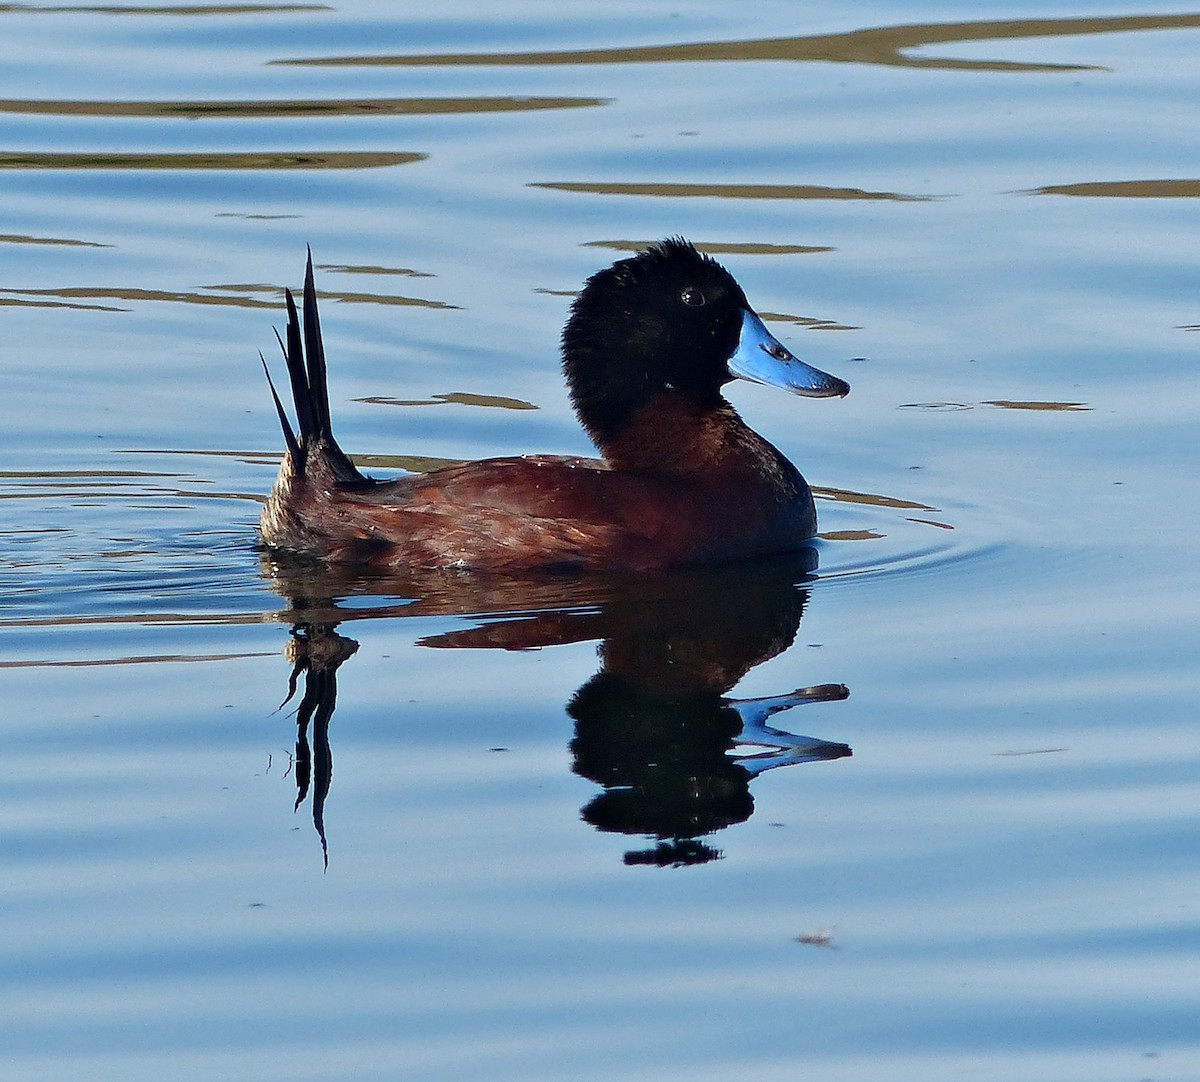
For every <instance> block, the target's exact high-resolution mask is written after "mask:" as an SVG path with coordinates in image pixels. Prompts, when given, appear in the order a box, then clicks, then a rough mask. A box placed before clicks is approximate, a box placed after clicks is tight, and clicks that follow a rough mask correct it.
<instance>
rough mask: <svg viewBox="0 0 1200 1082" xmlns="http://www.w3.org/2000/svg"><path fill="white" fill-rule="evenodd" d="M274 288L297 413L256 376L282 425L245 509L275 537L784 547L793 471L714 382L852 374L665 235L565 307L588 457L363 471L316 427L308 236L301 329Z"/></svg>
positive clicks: (678, 550)
mask: <svg viewBox="0 0 1200 1082" xmlns="http://www.w3.org/2000/svg"><path fill="white" fill-rule="evenodd" d="M286 299H287V313H288V325H287V342H286V345H283V343H282V342H281V346H283V350H284V356H285V359H286V362H287V370H288V376H289V379H290V383H291V391H292V398H293V400H294V403H295V409H296V420H297V427H296V428H295V429H293V428H292V425H291V423H290V422H289V420H288V418H287V414H286V412H285V410H284V408H283V404H282V403H281V402H280V400H279V395H278V394H277V393H276V391H275V388H274V386H272V387H271V394H272V397H273V398H274V401H275V408H276V411H277V412H278V414H279V420H280V423H281V425H282V426H283V435H284V441H285V443H286V445H287V453H286V454H285V456H284V459H283V464H282V466H281V467H280V470H279V477H278V479H277V480H276V482H275V486H274V488H273V489H272V491H271V495H270V497H269V498H268V499H267V502H266V505H265V506H264V507H263V511H262V517H261V523H260V528H261V532H262V538H263V540H264V541H265V542H266V543H267V545H269V546H271V547H273V548H276V549H282V550H288V551H292V552H296V553H300V554H303V555H307V556H310V557H317V558H319V559H321V560H323V561H325V562H326V563H330V564H348V563H358V564H371V565H376V566H381V567H394V568H430V569H432V568H460V569H473V570H478V571H483V572H508V573H517V572H528V571H532V570H534V569H563V570H608V571H620V570H625V571H649V570H660V569H666V568H671V567H680V566H687V565H699V564H715V563H722V562H727V561H733V560H742V559H748V558H752V557H759V556H767V555H772V554H777V553H784V552H788V551H792V550H794V549H796V548H797V547H799V546H801V545H802V544H803V543H804V542H805V541H807V540H809V539H810V538H811V537H812V536H813V534H814V533H815V532H816V523H817V516H816V510H815V508H814V506H813V498H812V493H811V491H810V490H809V487H808V484H807V483H806V482H805V480H804V478H803V477H802V476H801V475H800V472H799V471H798V470H797V469H796V467H795V466H793V465H792V464H791V463H790V462H789V461H788V460H787V459H786V458H785V457H784V456H783V455H782V454H781V453H780V452H779V451H778V450H776V449H775V448H774V447H773V446H771V444H770V443H768V442H767V441H766V440H765V439H763V438H762V437H761V436H759V435H758V434H757V433H755V432H754V431H752V430H751V429H750V428H749V426H747V425H746V423H745V422H744V421H743V420H742V419H741V417H739V416H738V414H737V411H736V410H735V409H734V408H733V406H732V405H730V404H729V402H727V401H726V400H725V398H724V397H723V396H722V394H721V389H722V387H724V385H725V384H727V383H729V382H731V381H732V380H734V379H746V380H750V381H752V382H755V383H764V384H768V385H770V386H773V387H779V388H782V389H783V390H786V391H790V392H792V393H793V394H800V395H807V396H810V397H817V398H827V397H831V396H839V397H840V396H842V395H845V394H847V393H848V392H849V390H850V388H849V386H848V385H847V384H846V383H845V382H843V381H842V380H840V379H838V378H837V377H835V376H831V375H829V374H827V373H825V372H822V371H820V370H819V369H816V368H813V367H811V366H810V365H807V364H805V363H804V362H803V361H801V360H799V359H797V358H796V357H794V356H792V354H791V353H790V352H789V351H788V350H787V349H786V348H785V347H784V346H783V345H781V344H780V343H779V342H778V341H777V340H776V339H775V338H774V337H773V336H772V335H771V333H770V332H769V331H768V330H767V328H766V326H765V325H764V324H763V322H762V320H761V319H760V318H759V317H758V316H757V315H756V314H755V312H754V310H753V309H752V308H751V307H750V304H749V302H748V301H747V300H746V295H745V294H744V293H743V292H742V289H741V287H740V286H739V285H738V284H737V282H736V281H735V280H734V278H733V276H732V275H731V274H730V273H729V272H728V271H727V270H725V268H724V267H722V266H721V265H720V264H719V263H717V262H716V261H715V260H714V259H712V258H711V257H709V256H707V255H703V254H701V253H700V252H698V251H697V250H696V249H695V248H694V247H693V246H692V245H691V244H690V243H688V242H687V241H686V240H684V239H682V238H679V237H676V238H671V239H668V240H664V241H662V242H661V243H658V244H655V245H652V246H651V247H649V248H646V249H645V250H644V251H641V252H639V253H638V254H637V255H634V256H632V257H630V258H627V259H621V260H618V261H617V262H616V263H614V264H613V265H612V266H611V267H607V268H605V269H604V270H601V271H598V272H597V273H596V274H594V275H592V277H591V278H589V279H588V281H587V283H586V284H585V286H584V289H583V291H582V292H581V293H580V294H579V296H578V298H577V299H576V300H575V302H574V304H573V305H572V307H571V314H570V317H569V319H568V320H567V325H566V328H565V329H564V331H563V336H562V357H563V372H564V374H565V377H566V381H567V385H568V388H569V391H570V396H571V402H572V404H573V405H574V407H575V412H576V414H577V415H578V417H579V420H580V422H581V423H582V425H583V427H584V428H585V429H586V430H587V433H588V435H589V436H590V437H591V438H592V440H593V442H594V443H595V444H596V447H597V448H598V449H599V451H600V454H601V456H602V457H600V458H575V457H569V456H560V455H527V456H522V457H516V458H491V459H484V460H482V461H477V462H467V463H463V464H461V465H453V466H446V467H444V468H442V469H438V470H434V471H433V472H431V473H426V474H421V475H418V476H410V477H402V478H399V479H397V480H392V481H378V480H373V479H372V478H369V477H366V476H364V475H363V474H362V473H360V472H359V471H358V469H357V468H356V467H355V465H354V464H353V463H352V462H351V461H350V459H349V458H348V457H347V456H346V455H345V454H344V453H343V451H342V450H341V448H340V447H339V446H338V444H337V441H336V440H335V439H334V437H333V430H332V426H331V423H330V413H329V391H328V387H327V383H326V366H325V350H324V346H323V344H322V341H321V327H320V321H319V319H318V315H317V296H316V289H315V286H314V283H313V269H312V253H311V252H310V253H309V257H308V267H307V271H306V273H305V279H304V301H303V334H302V332H301V318H300V315H299V314H298V313H297V310H296V303H295V300H294V299H293V297H292V294H291V292H290V291H287V293H286ZM277 337H278V335H277ZM264 367H265V363H264ZM267 378H268V381H269V380H270V374H269V373H268V376H267Z"/></svg>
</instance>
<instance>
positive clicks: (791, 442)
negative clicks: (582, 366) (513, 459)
mask: <svg viewBox="0 0 1200 1082" xmlns="http://www.w3.org/2000/svg"><path fill="white" fill-rule="evenodd" d="M988 20H992V22H990V23H989V22H988ZM0 29H2V30H3V33H2V34H0V192H2V193H3V199H2V200H0V254H2V255H3V256H4V259H3V268H4V273H3V275H2V276H0V309H2V311H0V320H2V321H3V325H4V328H5V335H6V341H7V343H8V346H7V348H6V349H5V351H4V353H5V356H4V360H3V362H0V370H2V372H3V375H2V377H0V387H2V388H3V393H2V394H0V497H2V502H0V507H2V508H3V510H4V512H5V514H4V517H3V520H2V521H0V689H2V690H3V695H4V701H5V703H6V707H7V708H6V709H5V710H4V711H3V714H2V715H0V730H2V736H0V739H2V745H0V746H3V748H4V756H3V762H2V764H0V794H2V795H0V814H2V816H3V824H4V826H3V829H2V830H0V871H2V874H0V938H2V939H3V942H4V943H5V947H4V949H3V950H0V1002H2V1003H3V1008H4V1009H3V1011H2V1012H0V1050H2V1053H3V1061H4V1063H5V1064H6V1066H5V1068H4V1071H3V1074H4V1077H5V1078H6V1079H15V1080H25V1079H38V1080H39V1082H40V1080H44V1079H51V1078H52V1079H58V1078H63V1079H66V1078H77V1077H87V1078H89V1079H95V1080H101V1082H103V1080H108V1079H114V1080H115V1079H120V1080H122V1082H130V1080H141V1079H147V1080H149V1079H155V1080H157V1079H161V1078H172V1079H192V1078H213V1077H222V1078H236V1079H239V1080H258V1079H262V1080H276V1079H279V1080H283V1079H287V1080H294V1079H314V1080H315V1079H321V1080H329V1079H343V1078H344V1079H354V1080H356V1082H359V1080H369V1079H394V1078H398V1077H403V1078H420V1079H441V1078H446V1079H451V1078H453V1079H463V1078H471V1079H481V1080H482V1079H487V1080H494V1079H513V1080H517V1079H520V1080H523V1082H524V1080H530V1079H547V1080H550V1079H554V1080H558V1079H563V1078H570V1079H581V1080H590V1079H625V1078H635V1077H636V1078H645V1079H656V1080H657V1079H663V1080H670V1079H683V1078H687V1079H689V1080H694V1079H713V1080H724V1079H729V1078H746V1079H753V1080H755V1082H759V1080H764V1082H768V1080H774V1079H789V1080H790V1079H794V1078H797V1077H812V1078H821V1079H829V1080H833V1082H852V1080H853V1082H858V1080H868V1079H869V1080H875V1079H879V1078H920V1079H929V1080H942V1079H946V1080H949V1079H958V1078H994V1079H1004V1080H1008V1079H1014V1078H1019V1079H1023V1080H1024V1079H1030V1080H1042V1079H1044V1080H1047V1082H1050V1080H1054V1082H1062V1080H1079V1082H1108V1080H1112V1082H1127V1080H1138V1079H1155V1080H1193V1079H1196V1078H1198V1077H1200V1030H1198V1028H1197V1024H1196V1017H1197V1010H1198V1008H1200V1003H1198V1001H1197V991H1196V972H1197V964H1198V962H1200V957H1198V953H1200V931H1198V929H1200V923H1198V910H1197V901H1196V899H1197V897H1198V896H1200V874H1198V873H1197V870H1196V869H1197V867H1198V866H1200V861H1198V859H1197V858H1198V857H1200V836H1198V835H1197V831H1196V824H1195V814H1194V810H1193V804H1194V793H1195V791H1196V788H1197V783H1198V781H1200V738H1198V737H1197V734H1196V726H1195V720H1196V709H1195V703H1196V702H1197V699H1198V694H1197V693H1198V692H1200V667H1198V666H1197V662H1196V657H1197V655H1198V649H1197V648H1198V646H1200V605H1198V603H1197V600H1196V599H1197V597H1198V596H1200V595H1198V593H1197V587H1200V573H1198V572H1197V567H1196V561H1195V559H1194V558H1193V555H1192V554H1193V550H1194V547H1195V546H1194V538H1195V537H1196V535H1197V527H1198V526H1200V516H1198V513H1197V510H1196V508H1197V482H1196V480H1195V478H1196V477H1197V476H1198V475H1200V461H1198V459H1200V441H1198V440H1197V439H1196V417H1197V413H1198V411H1200V391H1198V390H1197V386H1198V385H1197V381H1196V364H1197V360H1196V358H1197V349H1198V348H1200V338H1198V337H1197V333H1196V330H1195V328H1196V327H1197V326H1198V325H1200V301H1198V300H1197V298H1198V297H1200V290H1198V288H1197V287H1198V286H1200V281H1198V275H1197V272H1196V263H1195V253H1196V251H1197V250H1198V249H1200V235H1198V234H1200V231H1198V229H1197V225H1196V216H1195V214H1194V209H1195V200H1196V198H1197V197H1198V196H1200V179H1197V178H1198V173H1197V169H1196V162H1197V160H1200V159H1198V156H1197V151H1198V150H1200V144H1198V141H1197V134H1196V133H1197V131H1200V124H1198V121H1200V115H1198V109H1197V106H1196V102H1197V100H1200V99H1198V98H1197V93H1196V91H1197V76H1196V73H1195V55H1196V48H1197V42H1198V40H1200V39H1198V37H1197V35H1198V34H1200V13H1194V14H1191V15H1188V14H1170V15H1158V14H1154V13H1148V12H1146V11H1142V10H1138V9H1136V7H1134V6H1131V7H1125V8H1122V7H1120V6H1119V5H1117V4H1115V3H1097V4H1095V5H1092V6H1089V7H1087V8H1086V9H1084V8H1079V7H1077V6H1063V5H1058V6H1055V5H1038V4H1033V3H1026V2H1018V3H1014V4H1010V5H1008V6H1006V7H1004V8H1002V9H1001V8H998V7H996V6H995V5H985V7H984V8H980V7H979V6H978V5H968V4H962V3H942V4H933V3H927V4H920V5H907V6H906V7H905V10H904V12H902V13H898V12H897V11H896V10H895V6H894V5H881V4H870V3H853V4H850V5H841V6H838V7H836V8H831V7H830V6H828V5H816V4H807V3H802V4H796V3H782V2H769V3H764V4H758V5H754V6H752V7H749V8H747V7H745V6H743V7H740V8H736V9H735V8H730V7H728V5H719V4H715V3H709V2H703V3H696V4H692V5H689V6H688V7H686V8H683V9H678V8H672V7H670V6H666V5H661V4H656V3H645V4H640V5H616V6H614V5H611V4H610V5H600V4H583V5H581V6H576V7H573V8H572V9H571V11H570V13H569V16H568V14H567V13H565V12H564V10H563V9H562V8H561V6H550V5H542V4H537V3H529V2H495V3H491V4H483V3H473V2H472V3H468V2H465V0H464V2H462V3H453V4H449V5H444V6H443V7H441V8H437V9H425V8H419V7H416V6H410V5H404V4H400V5H390V6H388V7H387V8H386V9H385V8H383V7H381V6H379V5H374V4H371V3H365V2H364V3H359V4H349V5H339V6H338V7H337V8H336V9H330V8H319V7H306V6H303V5H296V6H292V7H284V6H280V7H275V8H272V7H270V6H267V7H265V8H245V9H239V8H236V7H234V8H212V9H204V8H176V9H170V8H163V9H158V10H155V9H146V8H143V9H137V10H133V9H130V10H129V11H125V12H122V11H121V10H120V9H113V8H100V7H97V8H87V7H69V8H62V7H60V8H50V7H44V8H41V7H36V6H31V7H16V8H12V9H9V10H4V11H0ZM692 45H698V46H704V47H699V48H691V47H690V46H692ZM652 48H653V49H655V50H656V51H652V52H646V50H647V49H652ZM379 58H391V60H390V61H389V62H368V61H371V60H375V61H378V60H379ZM285 61H286V62H287V63H284V62H285ZM296 61H301V62H300V63H296ZM313 61H325V62H323V63H313ZM330 61H336V62H330ZM271 103H274V104H271ZM675 233H682V234H684V235H686V236H688V237H690V238H691V239H692V240H694V241H695V242H696V243H697V244H699V245H700V246H701V247H704V248H706V249H707V250H710V251H712V252H713V253H714V254H715V255H717V256H718V258H720V259H721V260H722V261H723V262H725V264H726V265H727V266H728V267H729V268H730V269H731V270H732V271H733V273H734V274H735V275H736V276H737V277H738V279H739V281H740V282H741V283H742V284H743V286H744V288H745V290H746V292H747V295H748V296H749V297H750V299H751V301H752V303H754V304H755V306H756V307H757V308H758V309H759V310H760V311H761V312H763V313H764V315H765V316H766V317H767V319H768V322H769V323H770V325H771V327H772V330H773V331H774V332H775V333H776V334H778V335H779V337H780V338H781V339H782V340H783V341H785V342H786V343H787V344H788V345H789V346H790V347H791V348H793V349H794V350H795V351H796V352H797V353H798V354H800V355H802V356H804V357H806V358H807V359H809V360H811V361H812V362H813V363H815V364H817V365H819V366H820V367H821V368H824V369H827V370H829V371H833V372H835V373H837V374H838V375H841V376H843V377H845V378H846V379H847V380H849V381H850V383H851V384H852V387H853V393H852V394H851V395H850V397H849V398H847V399H846V400H844V401H841V402H837V401H834V402H825V401H804V400H797V399H794V398H790V397H788V396H784V395H780V394H778V393H773V392H771V391H770V390H768V389H765V388H759V387H750V386H742V387H740V388H734V389H732V391H731V393H732V395H733V396H734V400H735V402H736V405H737V406H738V408H739V409H740V410H741V411H742V413H743V415H744V416H745V417H746V418H747V419H748V420H749V422H750V423H751V424H752V425H753V426H754V427H755V428H756V429H757V430H758V431H760V432H762V433H763V434H764V435H766V436H767V437H768V438H769V439H771V440H772V441H773V442H774V443H776V444H777V445H778V446H779V447H780V448H781V449H782V450H783V451H784V452H785V453H786V454H787V455H788V456H789V457H790V458H791V459H792V460H793V461H795V462H796V463H797V464H798V465H799V466H800V467H801V468H802V470H803V471H804V473H805V475H806V476H807V477H808V478H809V479H810V481H811V482H812V483H813V484H814V486H816V488H817V490H818V496H819V513H820V518H821V532H822V535H823V536H822V539H821V540H820V541H819V542H818V544H817V547H816V550H815V557H814V559H815V561H816V564H817V566H816V569H815V575H809V574H808V570H809V568H808V566H807V565H803V564H798V565H794V566H793V565H789V566H785V567H759V568H754V569H739V570H737V571H735V572H724V573H715V574H701V575H690V576H676V577H672V578H670V579H667V580H662V581H659V580H652V581H651V580H646V581H638V582H634V583H629V582H621V581H619V580H618V581H596V580H591V581H585V582H582V583H572V582H560V583H551V584H540V585H538V586H537V587H536V588H535V587H531V586H529V585H528V584H527V585H526V586H525V587H523V588H520V589H508V590H497V589H492V588H485V587H483V586H480V585H479V584H475V583H470V582H450V583H445V582H442V583H430V582H412V581H411V580H410V581H398V580H383V581H378V580H365V579H363V578H362V577H355V576H341V577H338V578H328V577H322V576H320V575H314V574H312V573H311V572H310V573H305V572H304V571H303V570H302V569H297V568H295V567H289V566H286V565H277V564H272V563H271V562H270V561H267V560H264V559H263V557H262V555H261V554H260V553H259V552H258V551H257V549H256V547H255V539H254V522H255V520H256V518H257V511H258V502H257V501H258V500H259V499H261V497H262V496H263V495H264V494H265V493H266V491H267V490H268V489H269V486H270V484H271V481H272V479H273V475H274V472H275V469H276V467H277V463H278V455H279V452H280V449H281V439H280V437H279V434H278V431H277V426H276V423H275V420H274V417H273V412H272V408H271V405H270V401H269V398H268V396H267V394H266V391H265V388H264V386H263V381H262V376H261V369H260V368H259V366H258V358H257V354H258V352H259V351H260V350H262V351H263V352H264V353H268V354H269V353H270V351H271V350H273V349H274V348H276V347H275V346H274V338H273V336H272V334H271V327H272V325H275V326H279V325H281V324H282V319H283V316H282V312H281V290H282V287H283V286H285V285H289V286H293V287H295V286H296V285H298V284H299V282H300V278H301V274H302V270H303V260H304V253H305V245H306V244H311V245H312V248H313V253H314V259H315V261H316V263H317V265H318V270H317V276H318V286H319V288H320V289H321V291H322V293H323V296H324V301H323V311H322V314H323V322H324V326H325V333H326V338H327V346H328V352H329V356H330V365H331V379H332V393H333V408H334V414H335V423H336V425H337V428H338V432H339V437H340V438H341V441H342V443H343V445H344V446H345V447H346V448H347V449H348V450H350V451H351V452H353V453H355V454H361V455H364V456H392V457H384V458H382V460H380V459H379V458H375V459H372V460H370V461H371V462H372V463H373V464H372V465H370V466H369V467H368V468H370V469H373V470H375V471H376V472H379V473H386V472H388V471H389V470H391V469H395V468H398V467H402V466H410V467H412V466H420V465H422V463H423V462H425V461H426V460H429V459H447V458H453V459H457V458H470V457H478V456H485V455H495V454H519V453H523V452H529V451H548V452H559V453H589V451H590V448H589V445H588V442H587V439H586V437H585V436H584V434H583V433H582V431H581V430H580V429H579V428H578V426H577V425H576V423H575V422H574V419H573V417H572V415H571V411H570V408H569V404H568V402H567V398H566V394H565V391H564V390H563V388H562V386H561V382H560V379H559V375H558V370H557V359H556V356H557V341H558V334H559V330H560V328H561V325H562V322H563V319H564V318H565V314H566V310H567V306H568V304H569V300H570V296H571V295H572V293H573V291H574V290H576V289H578V287H579V285H580V283H581V282H582V281H583V280H584V279H585V278H586V277H587V276H588V275H589V274H590V273H592V272H593V271H594V270H595V269H597V268H598V267H600V266H602V265H604V264H606V263H607V262H610V261H611V260H612V259H614V258H617V257H618V256H619V255H620V254H621V253H623V252H625V251H628V250H630V248H631V247H633V246H636V244H638V243H641V242H646V241H650V240H654V239H656V238H659V237H662V236H665V235H668V234H675ZM438 396H443V397H441V398H439V397H438ZM521 403H527V404H531V405H533V406H535V407H536V408H535V409H524V408H521V409H519V408H511V407H513V406H514V405H519V404H521ZM294 628H300V629H301V630H300V631H299V632H298V633H296V634H294V633H293V629H294ZM337 636H341V637H342V638H341V639H339V638H337ZM342 640H350V642H344V641H342ZM354 644H356V649H355V648H354ZM306 658H307V659H308V669H307V671H305V669H304V665H303V664H301V666H300V668H299V670H295V669H294V667H295V666H296V662H297V659H299V660H300V661H301V662H302V663H303V662H304V661H305V659H306ZM293 675H295V683H296V687H295V694H294V695H293V697H292V698H291V700H290V701H289V702H288V703H287V705H286V706H284V707H282V708H280V703H281V702H282V701H283V700H284V699H285V697H286V696H287V695H288V692H289V681H290V680H291V679H292V677H293ZM334 681H336V709H335V711H334V713H333V715H332V718H331V719H329V718H326V719H325V720H324V721H322V719H321V718H320V717H315V718H309V717H308V714H307V712H306V711H309V710H310V708H311V707H313V705H314V704H315V703H316V701H317V700H318V699H319V700H320V701H321V702H323V703H324V704H325V706H326V707H327V706H328V705H329V701H330V696H329V690H330V687H331V684H332V683H333V682H334ZM826 685H833V686H834V688H835V689H836V687H837V686H838V685H845V687H846V688H847V689H848V692H849V694H848V697H843V696H842V695H841V693H840V692H835V690H831V689H830V688H828V687H826V688H825V690H824V691H818V692H814V693H812V694H810V695H808V696H807V697H808V698H811V699H812V700H813V701H809V702H800V701H797V703H796V705H795V706H794V707H793V708H792V709H790V710H787V711H784V712H781V713H776V714H774V715H772V716H771V717H770V718H769V719H767V720H766V722H765V724H766V725H767V726H768V727H770V728H773V729H775V730H777V731H776V732H771V731H769V730H761V731H758V732H757V733H756V732H754V731H753V730H752V728H747V729H744V730H740V731H739V726H740V725H742V723H743V721H745V720H746V719H747V718H749V717H750V716H751V714H753V712H754V708H753V705H752V704H747V702H746V700H755V699H761V698H770V697H779V696H786V695H788V694H789V693H791V692H793V691H794V690H795V689H805V688H820V687H823V686H826ZM306 694H308V695H309V696H310V698H309V699H308V700H307V703H308V705H307V706H303V705H301V706H300V709H301V712H302V713H301V715H300V716H301V717H303V718H304V721H305V725H304V726H303V734H302V736H303V739H302V740H301V741H300V742H299V745H298V742H297V736H298V725H297V715H296V714H295V710H296V708H297V706H298V705H300V704H301V703H302V702H304V701H305V696H306ZM322 694H323V695H324V698H322ZM804 697H805V696H799V697H798V699H799V698H804ZM781 733H782V734H784V735H780V734H781ZM788 734H790V735H788ZM798 734H804V735H805V736H806V737H808V738H809V739H808V740H804V739H799V738H798ZM843 745H844V746H845V748H843V747H841V746H843ZM846 748H848V749H852V754H849V755H847V754H845V750H846ZM330 763H332V766H330Z"/></svg>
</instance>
